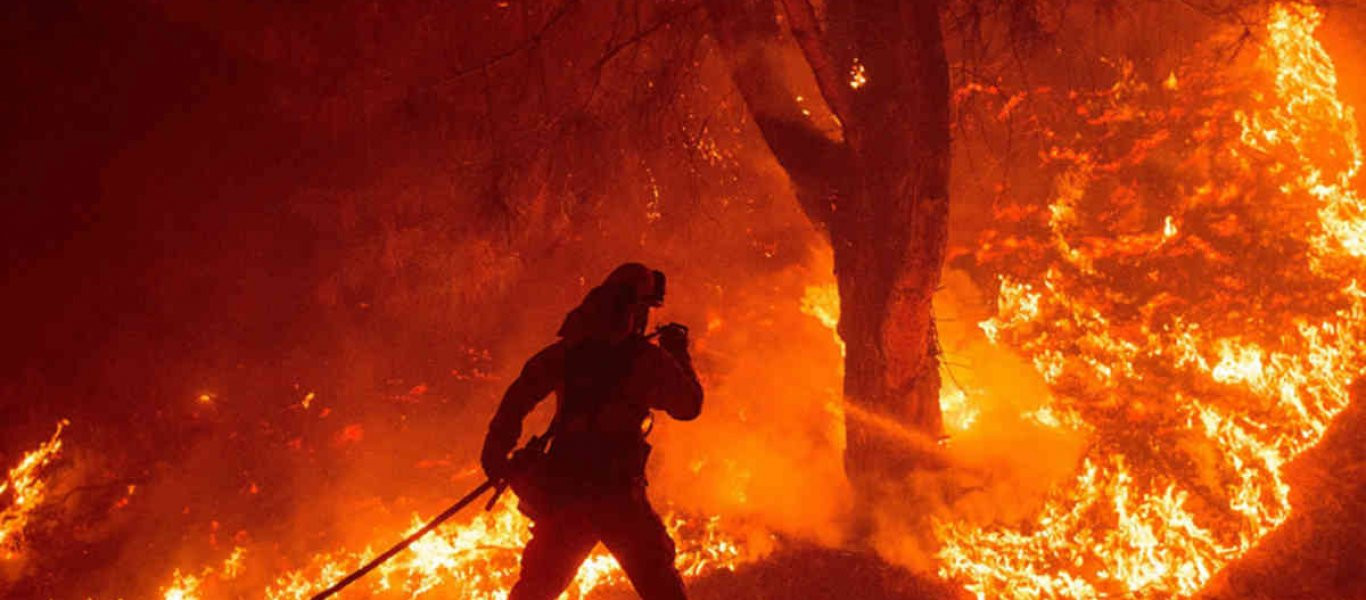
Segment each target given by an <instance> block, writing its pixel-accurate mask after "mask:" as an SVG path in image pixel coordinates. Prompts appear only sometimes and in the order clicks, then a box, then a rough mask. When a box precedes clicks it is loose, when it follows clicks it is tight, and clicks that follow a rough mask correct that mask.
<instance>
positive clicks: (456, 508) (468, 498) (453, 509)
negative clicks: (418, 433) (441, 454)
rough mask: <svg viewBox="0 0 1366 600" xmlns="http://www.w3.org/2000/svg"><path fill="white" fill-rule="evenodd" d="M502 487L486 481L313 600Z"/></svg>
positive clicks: (334, 590) (375, 564) (320, 599)
mask: <svg viewBox="0 0 1366 600" xmlns="http://www.w3.org/2000/svg"><path fill="white" fill-rule="evenodd" d="M502 487H503V484H502V482H498V481H494V480H492V479H490V480H488V481H485V482H484V483H482V484H480V485H479V487H477V488H474V490H473V491H471V492H470V493H468V494H465V497H464V498H461V499H460V500H457V501H456V503H455V504H452V505H451V506H450V508H447V509H446V510H444V511H442V512H441V514H439V515H437V516H436V517H435V518H433V519H432V520H431V521H428V522H427V524H426V525H423V526H422V529H419V530H417V531H414V532H413V533H411V534H409V535H408V537H406V538H403V541H401V542H399V543H397V544H394V545H393V547H391V548H389V549H388V550H385V551H384V552H383V553H382V554H380V555H379V556H376V557H374V558H372V559H370V562H367V563H365V564H364V565H363V566H361V568H359V569H356V570H355V571H352V572H351V574H349V575H347V576H346V577H343V578H342V580H341V581H338V582H337V583H335V584H333V585H332V587H329V588H327V589H325V590H323V591H321V592H318V593H317V594H315V595H314V596H313V598H312V599H311V600H322V599H323V598H328V597H330V596H332V595H334V594H336V593H337V592H340V591H342V588H344V587H346V586H348V585H351V584H352V583H354V582H355V581H356V580H357V579H360V578H361V577H364V576H365V574H366V573H369V572H370V571H373V570H375V567H378V566H380V564H382V563H383V562H384V561H386V560H389V559H390V558H393V557H394V555H395V554H398V553H399V552H402V551H404V550H405V549H407V548H408V546H411V545H413V542H416V541H417V540H418V539H419V538H421V537H422V536H424V535H427V534H428V533H431V531H432V530H433V529H436V528H437V527H439V526H441V524H442V523H444V522H445V521H446V520H447V519H449V518H451V517H453V516H455V513H458V512H460V509H462V508H465V507H466V506H468V505H469V503H471V502H474V500H475V498H478V497H479V496H480V495H482V494H483V493H484V492H487V491H489V490H491V489H494V488H499V491H501V488H502ZM497 499H498V494H497V493H495V494H494V495H493V498H492V499H490V500H489V507H490V508H491V507H492V506H493V502H494V501H495V500H497Z"/></svg>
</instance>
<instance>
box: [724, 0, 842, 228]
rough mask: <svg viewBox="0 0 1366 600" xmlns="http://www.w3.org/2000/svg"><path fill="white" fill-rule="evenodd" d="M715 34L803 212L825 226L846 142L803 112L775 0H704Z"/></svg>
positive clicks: (829, 214) (735, 81)
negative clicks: (783, 56)
mask: <svg viewBox="0 0 1366 600" xmlns="http://www.w3.org/2000/svg"><path fill="white" fill-rule="evenodd" d="M706 6H707V12H708V14H709V16H710V18H711V22H712V31H713V36H714V37H715V39H716V41H717V45H718V46H720V48H721V50H722V53H723V55H724V56H725V58H726V61H727V62H728V63H730V70H731V79H732V80H733V81H734V83H735V87H736V89H737V90H739V92H740V96H741V97H742V98H744V100H745V105H746V106H747V107H748V108H749V113H750V115H751V117H752V118H753V119H754V123H755V124H756V125H757V126H758V127H759V131H760V133H762V134H763V136H764V141H765V142H766V143H767V144H768V147H769V149H770V150H772V152H773V156H774V157H775V158H777V159H778V162H779V164H781V165H782V166H783V169H784V170H786V171H787V174H788V176H789V177H790V178H791V179H792V183H793V184H794V185H795V186H796V188H797V189H796V192H797V200H798V202H800V203H801V206H802V209H803V210H804V211H805V212H806V214H807V217H808V218H810V219H811V220H812V221H814V222H816V223H817V224H818V225H819V226H822V227H829V225H830V219H831V218H832V216H833V209H832V201H833V199H834V198H835V197H837V196H838V195H839V193H838V192H839V190H838V187H839V186H838V181H839V180H840V177H841V175H843V174H844V173H847V172H848V169H849V163H850V155H849V151H848V148H847V146H845V145H844V144H843V143H840V142H836V141H833V140H831V139H829V137H827V136H826V135H825V134H824V133H823V132H822V131H821V130H820V129H819V128H817V127H816V125H815V124H814V123H812V121H811V119H810V118H809V117H808V116H807V114H806V113H805V112H804V111H803V109H802V106H801V105H800V104H798V102H797V99H796V97H797V94H796V93H795V92H794V91H793V90H792V89H791V88H790V84H789V81H788V80H787V78H786V76H785V69H784V66H785V65H783V64H782V62H781V61H780V57H781V54H782V53H781V52H775V51H774V48H775V47H776V46H779V45H781V44H782V42H783V32H782V30H781V29H780V28H779V27H778V25H777V23H776V20H775V17H776V12H775V10H774V4H773V0H706Z"/></svg>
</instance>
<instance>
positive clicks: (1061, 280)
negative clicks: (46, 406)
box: [937, 4, 1366, 598]
mask: <svg viewBox="0 0 1366 600" xmlns="http://www.w3.org/2000/svg"><path fill="white" fill-rule="evenodd" d="M1320 21H1321V16H1320V14H1319V13H1318V11H1317V10H1316V9H1314V8H1312V7H1309V6H1306V5H1295V4H1283V5H1277V6H1275V7H1274V8H1273V9H1272V11H1271V13H1270V19H1269V22H1268V25H1267V31H1268V36H1267V46H1266V48H1265V52H1264V54H1263V56H1262V58H1261V60H1260V62H1259V67H1260V68H1262V69H1264V72H1266V73H1269V74H1270V77H1269V78H1266V79H1269V80H1271V81H1273V82H1274V83H1273V84H1272V85H1271V86H1270V87H1271V88H1272V89H1271V90H1270V91H1266V92H1256V91H1254V93H1252V94H1250V95H1246V96H1240V95H1237V94H1228V93H1224V92H1219V91H1218V90H1213V91H1210V92H1209V94H1210V95H1209V96H1208V98H1216V99H1219V98H1223V99H1224V100H1223V101H1226V102H1243V103H1244V104H1243V107H1241V108H1235V109H1234V110H1228V107H1227V106H1218V105H1216V107H1215V110H1211V111H1210V112H1209V113H1208V114H1207V115H1206V116H1202V117H1201V118H1204V119H1207V120H1206V121H1203V122H1201V123H1200V125H1201V126H1198V127H1196V128H1195V133H1193V134H1190V135H1191V137H1190V138H1189V141H1190V143H1192V144H1203V145H1204V148H1202V149H1201V150H1197V151H1185V153H1186V154H1187V158H1186V159H1185V162H1183V163H1179V168H1178V170H1177V171H1176V175H1177V176H1180V175H1186V174H1190V173H1194V175H1190V176H1191V177H1192V178H1193V179H1196V180H1197V184H1198V185H1195V186H1192V188H1191V189H1190V190H1189V191H1186V194H1187V196H1186V197H1185V198H1184V199H1183V201H1184V204H1183V205H1178V206H1174V207H1167V210H1172V211H1173V212H1171V213H1168V214H1167V215H1166V216H1165V217H1164V218H1161V219H1160V220H1159V218H1158V216H1157V215H1154V216H1152V217H1151V218H1150V219H1148V220H1149V221H1151V222H1152V223H1153V224H1154V226H1155V227H1160V231H1159V232H1156V233H1151V234H1146V233H1139V234H1134V233H1131V231H1130V232H1126V231H1125V229H1124V228H1126V227H1128V228H1130V230H1131V228H1132V226H1131V225H1125V224H1119V225H1116V224H1115V223H1116V222H1117V221H1118V219H1108V220H1107V219H1106V218H1104V217H1097V216H1095V215H1093V214H1091V213H1088V212H1086V210H1087V209H1088V208H1090V209H1093V210H1094V209H1097V208H1098V206H1099V205H1098V204H1088V202H1107V203H1113V201H1114V199H1116V198H1118V199H1123V198H1124V197H1125V196H1123V195H1121V194H1119V193H1111V195H1109V196H1105V197H1101V198H1098V196H1101V195H1100V194H1095V193H1088V192H1090V189H1089V186H1091V185H1092V182H1093V181H1096V180H1097V179H1098V177H1099V175H1098V174H1099V173H1102V172H1103V173H1106V174H1107V177H1110V176H1113V177H1114V179H1115V180H1119V181H1122V175H1123V174H1125V171H1124V169H1126V168H1130V167H1140V166H1146V165H1147V163H1145V162H1144V160H1145V157H1146V156H1147V155H1148V153H1149V152H1154V151H1156V150H1155V149H1159V148H1161V144H1162V143H1163V142H1165V141H1166V140H1167V139H1168V138H1169V137H1174V136H1175V135H1179V132H1178V134H1173V133H1172V132H1171V131H1167V130H1160V131H1157V132H1156V133H1154V134H1151V135H1148V136H1147V137H1139V139H1138V141H1136V142H1134V145H1133V147H1132V149H1131V150H1129V151H1127V152H1126V151H1125V150H1124V149H1123V148H1121V149H1120V150H1118V151H1115V152H1114V153H1113V155H1109V154H1107V150H1106V149H1105V148H1101V149H1100V150H1095V151H1093V150H1087V149H1079V150H1078V149H1063V148H1053V149H1052V150H1051V151H1050V152H1049V155H1050V156H1053V157H1056V158H1057V159H1058V160H1057V163H1056V164H1059V165H1060V166H1061V167H1063V169H1062V171H1061V173H1060V174H1059V175H1058V177H1057V180H1056V181H1057V186H1056V190H1055V192H1054V196H1053V200H1052V203H1051V204H1050V205H1049V207H1048V210H1047V211H1046V213H1045V214H1044V216H1043V217H1042V218H1041V219H1040V221H1044V220H1046V228H1047V231H1048V232H1049V237H1050V239H1049V240H1048V243H1051V248H1044V249H1043V252H1041V253H1040V255H1042V256H1044V257H1045V258H1044V261H1043V264H1032V265H1029V267H1031V268H1033V269H1036V271H1034V273H1035V274H1032V275H1031V274H1029V273H1028V272H1027V271H1028V269H1024V270H1022V271H1021V273H1020V274H1016V275H1007V276H1004V277H1003V279H1002V283H1001V290H1000V300H999V311H998V314H997V316H996V317H994V318H993V319H990V320H988V321H986V322H984V323H983V324H982V328H983V330H984V331H985V332H986V333H987V335H988V336H989V337H991V338H993V339H994V340H996V339H999V340H1001V341H1003V342H1005V343H1007V344H1010V345H1012V346H1015V347H1017V348H1019V349H1020V350H1021V351H1022V352H1023V353H1024V354H1025V355H1026V356H1028V357H1029V358H1031V359H1032V360H1033V362H1034V365H1035V368H1036V369H1037V370H1038V371H1039V373H1040V374H1041V375H1043V377H1044V378H1045V379H1046V380H1047V381H1048V382H1049V384H1050V385H1051V386H1052V387H1053V388H1054V390H1055V391H1056V392H1057V395H1058V397H1059V398H1060V400H1059V402H1058V404H1059V405H1058V406H1057V407H1056V408H1057V412H1059V413H1061V414H1064V415H1067V416H1068V418H1069V419H1070V420H1074V421H1080V422H1085V423H1087V424H1088V425H1090V426H1091V427H1093V428H1094V429H1093V432H1094V434H1095V440H1094V441H1093V443H1092V444H1091V447H1090V449H1089V451H1088V453H1087V455H1086V458H1085V459H1084V461H1083V464H1082V467H1081V470H1080V472H1079V473H1078V474H1077V475H1076V476H1075V477H1074V478H1073V479H1072V481H1071V482H1070V483H1068V484H1066V485H1063V486H1061V487H1060V488H1059V489H1057V490H1055V492H1054V493H1053V494H1052V497H1051V499H1049V501H1048V502H1047V503H1046V504H1045V506H1044V507H1043V509H1042V510H1041V512H1040V513H1039V514H1037V515H1036V516H1034V517H1033V518H1032V519H1028V520H1027V521H1026V522H1024V523H1023V524H1020V525H1018V526H988V527H981V526H976V525H973V524H969V523H965V522H957V521H953V520H944V521H941V522H939V523H938V524H937V529H938V533H939V535H940V536H941V537H942V539H943V542H944V546H943V548H942V550H941V551H940V552H939V558H940V560H941V561H942V564H943V567H942V571H941V572H942V574H943V575H944V576H946V577H952V578H957V579H960V580H963V581H964V582H965V585H966V587H967V588H968V589H969V590H970V591H973V592H975V593H976V594H977V596H978V597H979V598H986V597H991V598H1037V597H1072V598H1093V597H1106V596H1123V597H1171V596H1186V595H1191V594H1193V593H1195V592H1197V591H1198V590H1200V589H1201V588H1203V587H1204V586H1205V584H1206V583H1207V582H1208V581H1209V580H1210V579H1211V577H1212V576H1213V574H1214V573H1216V572H1217V571H1219V569H1221V568H1222V567H1223V566H1224V565H1226V564H1228V563H1229V562H1230V561H1232V560H1234V559H1236V558H1238V557H1239V556H1242V555H1243V554H1244V553H1246V552H1247V551H1248V550H1249V549H1250V548H1252V547H1253V546H1254V545H1256V544H1257V543H1258V542H1259V541H1260V540H1261V539H1262V538H1263V537H1264V536H1265V535H1266V534H1267V533H1269V532H1270V531H1272V530H1273V529H1274V528H1276V527H1277V526H1278V525H1280V524H1281V523H1283V522H1284V521H1285V520H1286V519H1287V518H1288V517H1289V515H1290V510H1291V507H1290V503H1289V491H1290V488H1289V486H1288V484H1287V483H1286V481H1285V479H1284V468H1285V465H1286V464H1287V463H1288V462H1289V461H1290V460H1291V459H1293V458H1294V457H1295V456H1296V455H1298V454H1300V453H1301V452H1303V451H1304V450H1305V449H1307V448H1309V447H1311V446H1313V445H1314V444H1316V443H1317V442H1318V441H1319V439H1320V438H1321V436H1322V435H1323V433H1324V431H1325V429H1326V428H1327V427H1328V424H1329V422H1330V421H1331V420H1332V419H1333V417H1334V416H1335V415H1336V414H1337V413H1339V412H1340V411H1341V410H1342V409H1343V408H1344V407H1346V405H1347V403H1348V402H1349V396H1348V385H1349V383H1350V382H1351V381H1352V379H1353V378H1354V377H1357V376H1359V375H1360V374H1361V372H1362V368H1363V365H1366V339H1362V337H1361V336H1362V335H1363V326H1364V325H1366V293H1363V291H1362V287H1361V283H1360V282H1361V281H1362V277H1364V276H1366V271H1363V266H1364V265H1363V264H1362V262H1361V261H1360V257H1361V251H1360V250H1361V244H1362V241H1363V239H1364V238H1363V237H1362V233H1361V232H1362V231H1363V229H1362V228H1363V226H1366V217H1364V216H1366V203H1363V202H1362V199H1361V198H1360V197H1359V196H1358V195H1357V193H1356V192H1355V191H1354V188H1353V187H1352V185H1353V184H1354V182H1355V180H1356V177H1357V175H1358V173H1359V171H1360V167H1361V163H1362V159H1361V151H1360V148H1359V146H1358V145H1357V139H1356V127H1355V121H1354V117H1353V115H1352V111H1351V110H1350V109H1349V108H1348V107H1346V106H1344V105H1342V103H1341V102H1340V101H1339V100H1338V98H1337V90H1336V74H1335V72H1334V68H1333V64H1332V62H1331V60H1329V58H1328V55H1327V54H1326V53H1325V52H1324V50H1323V48H1322V46H1321V45H1320V44H1319V43H1318V41H1317V40H1316V39H1315V38H1314V37H1313V33H1314V30H1315V28H1316V27H1317V26H1318V25H1319V23H1320ZM1187 79H1198V78H1187V77H1182V78H1181V81H1182V82H1183V85H1182V86H1181V87H1182V88H1183V89H1184V88H1185V87H1187V85H1186V81H1187ZM1171 80H1172V81H1175V80H1176V79H1175V76H1174V75H1173V77H1172V79H1171ZM1165 89H1166V92H1163V93H1175V90H1176V89H1177V86H1175V85H1170V86H1165ZM1147 91H1148V90H1147V89H1144V88H1141V87H1139V86H1134V85H1132V83H1131V82H1126V81H1122V82H1121V83H1120V84H1117V85H1116V88H1115V93H1114V94H1113V96H1111V97H1108V98H1106V99H1105V101H1106V102H1110V104H1104V105H1103V107H1104V109H1105V110H1102V111H1097V112H1099V113H1100V114H1099V116H1096V117H1094V118H1093V120H1092V121H1091V122H1090V125H1092V126H1095V127H1097V128H1103V127H1106V126H1109V125H1111V124H1113V123H1121V124H1129V125H1131V126H1133V125H1140V124H1147V123H1162V122H1164V119H1168V120H1169V121H1170V122H1179V119H1180V118H1181V117H1182V116H1183V115H1165V114H1162V113H1160V112H1157V111H1153V113H1152V114H1148V115H1143V112H1142V110H1141V109H1140V110H1136V109H1135V108H1134V107H1133V106H1132V105H1124V104H1122V102H1124V101H1125V100H1124V99H1122V98H1121V97H1122V96H1124V95H1125V94H1130V93H1132V95H1133V96H1135V97H1142V96H1141V94H1143V93H1146V92H1147ZM1216 92H1218V93H1216ZM1228 98H1232V99H1231V100H1230V99H1228ZM1263 99H1265V101H1262V100H1263ZM1201 100H1204V99H1201ZM1236 106H1237V105H1235V107H1236ZM1183 108H1186V107H1183ZM1187 111H1188V112H1194V111H1190V110H1189V108H1187ZM1230 114H1232V115H1234V119H1233V122H1232V123H1230V122H1228V119H1227V118H1228V115H1230ZM1136 115H1138V116H1136ZM1138 119H1143V120H1142V121H1139V120H1138ZM1221 125H1222V126H1223V127H1224V128H1225V129H1226V130H1235V129H1240V130H1241V133H1240V135H1239V136H1238V137H1237V138H1236V139H1234V140H1233V141H1231V142H1228V144H1227V146H1226V147H1224V148H1220V147H1219V146H1218V143H1219V142H1220V140H1219V139H1218V138H1217V137H1216V136H1215V134H1214V133H1212V132H1217V131H1219V130H1220V127H1221ZM1139 129H1140V130H1141V128H1139ZM1101 130H1102V131H1106V132H1111V133H1112V135H1113V137H1116V138H1118V137H1119V136H1120V135H1121V134H1116V133H1113V131H1114V130H1107V129H1101ZM1183 141H1185V140H1183ZM1197 147H1200V146H1198V145H1197ZM1201 177H1204V178H1206V179H1205V180H1204V181H1203V182H1199V181H1198V180H1199V178H1201ZM1268 189H1270V190H1274V191H1271V192H1266V191H1265V190H1268ZM1259 194H1266V197H1262V196H1260V195H1259ZM1134 196H1138V194H1135V195H1134ZM1130 197H1133V196H1130ZM1138 197H1139V198H1141V196H1138ZM1261 201H1265V202H1266V203H1268V204H1258V202H1261ZM1108 206H1109V208H1108V210H1111V211H1118V210H1122V207H1120V206H1114V205H1113V204H1110V205H1108ZM1139 209H1146V207H1142V206H1141V205H1140V208H1139ZM1139 209H1135V210H1139ZM1136 214H1144V213H1136ZM1147 214H1148V215H1151V214H1152V213H1147ZM1159 215H1160V213H1159ZM1244 221H1246V225H1244V224H1242V223H1243V222H1244ZM1301 223H1303V224H1302V225H1301ZM1178 224H1179V225H1180V226H1179V227H1178V226H1177V225H1178ZM1244 228H1251V229H1253V231H1252V232H1251V234H1250V235H1249V234H1248V233H1245V231H1246V230H1245V229H1244ZM1275 236H1282V237H1275ZM1268 240H1272V241H1268ZM1282 240H1284V241H1282ZM1263 244H1264V245H1265V246H1263ZM1259 253H1262V254H1259ZM1264 257H1266V258H1264ZM1188 276H1189V277H1190V280H1189V281H1187V280H1186V277H1188ZM1268 281H1274V282H1275V283H1273V284H1271V285H1267V284H1266V283H1267V282H1268ZM1244 306H1248V307H1249V308H1248V310H1252V311H1257V312H1258V313H1261V314H1260V316H1258V317H1256V318H1251V319H1244V318H1242V317H1240V313H1241V311H1242V310H1244V309H1243V308H1242V307H1244Z"/></svg>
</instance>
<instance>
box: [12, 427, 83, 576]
mask: <svg viewBox="0 0 1366 600" xmlns="http://www.w3.org/2000/svg"><path fill="white" fill-rule="evenodd" d="M67 425H70V423H69V422H68V421H66V420H62V421H60V422H58V423H57V431H55V432H53V434H52V437H51V438H48V440H47V441H46V442H44V443H43V444H42V445H40V446H38V448H36V449H34V450H32V451H30V452H29V453H28V454H25V455H24V458H23V459H21V460H20V461H19V464H17V465H15V466H14V468H12V469H10V470H9V475H8V477H6V479H5V481H4V482H3V483H0V497H4V495H6V494H8V495H9V497H10V502H9V505H8V506H6V507H5V508H4V510H0V560H12V559H14V558H17V557H18V556H19V554H20V549H21V548H20V544H21V542H22V541H23V540H22V536H23V533H24V528H25V527H26V526H27V525H28V519H29V515H30V514H32V513H33V511H34V509H36V508H38V505H39V504H42V502H43V497H44V492H45V491H46V489H47V484H46V483H45V482H44V481H43V480H42V479H41V478H40V475H41V472H42V470H43V468H44V467H46V466H47V465H48V464H50V463H51V462H52V461H53V460H54V459H56V458H57V454H58V453H59V452H61V450H62V429H63V428H65V427H66V426H67Z"/></svg>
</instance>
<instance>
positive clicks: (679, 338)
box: [659, 323, 688, 357]
mask: <svg viewBox="0 0 1366 600" xmlns="http://www.w3.org/2000/svg"><path fill="white" fill-rule="evenodd" d="M659 347H660V348H663V349H664V351H665V352H668V353H669V354H672V355H674V356H678V357H683V356H687V354H688V328H687V327H685V326H683V325H679V324H678V323H669V324H668V325H663V326H661V327H660V328H659Z"/></svg>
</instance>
